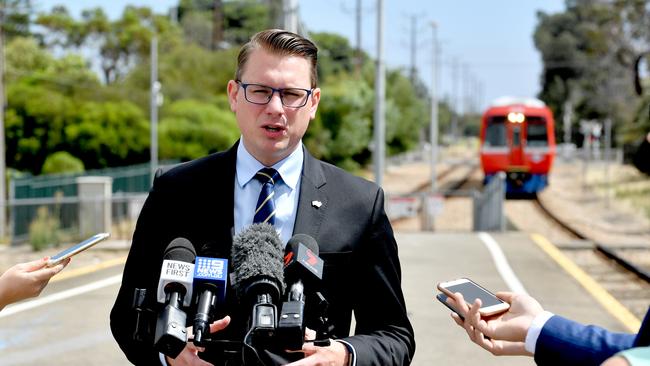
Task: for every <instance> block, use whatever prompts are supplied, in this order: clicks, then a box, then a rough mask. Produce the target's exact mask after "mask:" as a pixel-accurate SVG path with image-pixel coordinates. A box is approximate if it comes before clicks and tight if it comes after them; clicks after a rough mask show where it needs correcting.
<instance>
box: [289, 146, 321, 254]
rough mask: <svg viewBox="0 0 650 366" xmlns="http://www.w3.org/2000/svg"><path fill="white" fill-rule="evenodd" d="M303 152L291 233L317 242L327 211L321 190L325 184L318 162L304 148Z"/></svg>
mask: <svg viewBox="0 0 650 366" xmlns="http://www.w3.org/2000/svg"><path fill="white" fill-rule="evenodd" d="M303 151H304V156H305V158H304V162H303V169H302V176H301V182H300V197H299V199H298V212H297V213H296V223H295V225H294V228H293V233H294V234H308V235H310V236H312V237H313V238H314V239H316V241H317V242H318V233H319V230H320V226H321V223H322V222H323V218H324V217H325V211H326V210H327V196H326V195H325V193H324V192H323V191H322V190H321V188H322V187H323V186H324V185H325V183H327V182H326V180H325V174H324V173H323V169H322V167H321V164H320V162H319V161H318V160H316V158H314V157H313V156H311V154H309V152H308V151H307V149H305V147H304V146H303Z"/></svg>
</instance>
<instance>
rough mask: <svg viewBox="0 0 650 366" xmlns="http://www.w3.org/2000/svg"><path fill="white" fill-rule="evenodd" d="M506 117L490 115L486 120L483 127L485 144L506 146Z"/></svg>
mask: <svg viewBox="0 0 650 366" xmlns="http://www.w3.org/2000/svg"><path fill="white" fill-rule="evenodd" d="M505 121H506V118H505V117H492V118H490V119H489V120H488V123H487V128H486V129H485V145H486V146H493V147H494V146H506V124H505Z"/></svg>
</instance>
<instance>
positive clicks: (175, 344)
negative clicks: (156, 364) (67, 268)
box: [154, 238, 196, 358]
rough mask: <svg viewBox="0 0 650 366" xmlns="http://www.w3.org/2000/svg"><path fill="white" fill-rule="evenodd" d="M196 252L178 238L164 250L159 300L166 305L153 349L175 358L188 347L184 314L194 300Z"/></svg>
mask: <svg viewBox="0 0 650 366" xmlns="http://www.w3.org/2000/svg"><path fill="white" fill-rule="evenodd" d="M195 258H196V251H195V250H194V246H192V243H190V241H189V240H187V239H185V238H176V239H174V240H172V242H171V243H169V245H168V246H167V249H165V254H164V256H163V264H162V268H161V270H160V280H159V281H158V293H157V300H158V302H159V303H162V304H165V307H164V309H163V311H162V312H161V313H160V315H159V316H158V319H157V321H156V332H155V336H154V348H155V349H156V350H157V351H158V352H160V353H162V354H164V355H166V356H169V357H172V358H176V356H178V354H179V353H181V351H182V350H183V348H185V345H186V343H187V330H186V329H185V327H186V320H187V314H185V312H184V311H183V310H181V307H182V306H188V305H189V304H190V301H191V299H192V280H193V276H192V274H193V272H194V264H193V263H194V259H195Z"/></svg>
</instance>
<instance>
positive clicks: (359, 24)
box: [354, 0, 363, 79]
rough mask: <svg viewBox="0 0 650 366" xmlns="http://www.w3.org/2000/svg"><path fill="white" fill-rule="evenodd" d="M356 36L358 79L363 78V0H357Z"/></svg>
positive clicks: (355, 70)
mask: <svg viewBox="0 0 650 366" xmlns="http://www.w3.org/2000/svg"><path fill="white" fill-rule="evenodd" d="M356 20H357V25H356V32H357V34H356V36H357V50H356V54H357V59H356V65H354V66H355V67H354V73H355V74H356V77H357V79H360V78H361V66H362V64H363V59H362V58H363V56H362V54H361V0H357V9H356Z"/></svg>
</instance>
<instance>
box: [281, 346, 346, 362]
mask: <svg viewBox="0 0 650 366" xmlns="http://www.w3.org/2000/svg"><path fill="white" fill-rule="evenodd" d="M302 352H303V353H304V354H305V358H303V359H302V360H298V361H296V362H292V363H290V364H288V365H287V366H347V364H348V362H349V360H348V358H349V357H350V355H349V353H348V349H347V348H346V347H345V346H344V345H343V343H340V342H337V341H332V342H331V344H330V345H329V346H327V347H318V346H314V344H313V343H311V342H309V343H305V344H304V345H303V346H302Z"/></svg>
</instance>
